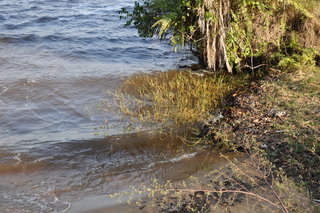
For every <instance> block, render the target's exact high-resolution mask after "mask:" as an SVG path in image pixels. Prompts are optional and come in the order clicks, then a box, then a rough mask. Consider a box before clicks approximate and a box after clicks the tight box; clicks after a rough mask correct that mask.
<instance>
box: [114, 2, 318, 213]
mask: <svg viewBox="0 0 320 213" xmlns="http://www.w3.org/2000/svg"><path fill="white" fill-rule="evenodd" d="M121 13H122V14H124V15H125V16H124V17H125V18H127V20H128V23H127V24H128V25H130V24H133V25H134V26H135V27H136V28H137V29H138V32H139V34H140V35H141V36H145V37H152V36H154V35H158V36H159V38H160V39H165V38H166V37H168V38H169V41H170V43H171V45H172V46H173V47H174V48H178V47H183V48H184V47H188V48H189V49H190V50H191V51H192V52H193V53H194V54H195V55H196V56H197V57H198V59H199V64H200V65H201V67H202V68H203V69H199V70H197V71H191V70H179V71H169V72H166V73H153V74H141V75H135V76H133V77H130V78H129V79H128V80H126V81H125V82H124V84H123V86H122V87H121V88H120V89H119V91H118V92H117V94H116V95H115V102H114V103H113V104H112V106H116V108H117V109H118V110H119V111H120V112H122V113H123V114H124V115H125V116H127V118H130V119H131V120H132V121H133V122H137V121H138V122H144V123H147V124H150V123H161V124H162V126H164V127H168V126H171V127H173V128H176V129H179V128H181V127H186V126H188V127H190V126H191V127H192V128H194V127H195V128H196V129H198V131H197V132H196V133H195V132H194V131H191V130H190V129H191V128H187V130H188V131H189V132H188V133H187V134H186V135H187V136H185V139H184V141H186V143H187V144H188V145H197V146H203V147H206V148H208V147H211V148H212V147H213V148H214V149H217V148H218V147H219V148H222V149H224V150H228V151H235V152H242V153H244V155H245V156H247V158H246V160H244V161H243V162H246V164H247V165H250V166H246V167H244V166H243V163H240V162H239V161H236V162H235V161H230V164H228V165H227V166H229V167H228V169H227V170H228V171H231V173H230V172H229V173H228V174H226V172H225V171H226V170H223V171H219V172H217V171H211V172H209V173H210V174H211V175H209V177H210V178H209V179H210V181H211V182H210V184H208V185H207V187H204V188H203V187H202V186H203V185H205V184H204V183H203V184H202V185H201V184H199V185H201V187H198V188H196V189H195V188H190V187H184V188H183V189H182V188H180V189H177V187H176V188H172V187H173V186H172V185H169V186H168V185H161V186H160V185H156V186H155V187H153V189H154V190H152V189H150V188H149V189H148V190H149V192H152V193H155V192H158V191H161V193H162V195H161V193H160V195H161V196H167V197H166V199H164V198H163V197H162V198H163V199H162V200H166V201H167V202H169V204H168V203H166V204H164V203H163V202H160V203H162V204H161V205H164V206H162V207H161V208H162V210H163V211H167V212H173V211H171V210H172V209H176V210H177V211H178V212H179V211H183V212H203V211H209V210H212V208H211V207H212V206H215V208H220V207H222V206H223V207H225V208H226V209H230V208H232V206H234V205H239V203H241V202H242V201H243V200H244V199H241V198H239V197H237V196H240V197H241V196H247V195H250V196H251V197H252V198H254V199H255V200H256V201H257V203H261V202H262V204H261V205H262V207H261V208H262V209H263V208H264V207H265V209H264V210H263V211H265V212H270V211H276V212H312V211H314V212H317V211H319V206H318V207H317V206H316V205H317V202H319V200H320V188H319V186H320V182H319V180H320V167H319V165H320V157H319V156H320V130H319V129H320V117H319V115H320V111H319V110H320V109H319V106H320V87H319V82H320V68H319V65H320V54H319V53H320V21H319V17H320V6H319V5H318V3H317V1H316V0H310V1H305V0H261V1H255V0H235V1H222V0H214V1H207V0H203V1H195V0H183V1H181V0H172V1H167V0H147V1H144V2H143V3H142V4H139V3H136V4H135V6H134V8H133V10H132V11H128V10H127V9H123V10H122V11H121ZM212 174H215V175H213V176H212ZM221 177H224V178H222V179H221V180H220V179H219V178H221ZM218 179H219V180H218ZM213 180H215V181H213ZM168 188H170V189H168ZM146 190H147V189H146ZM148 190H147V191H148ZM188 190H189V191H188ZM259 190H260V192H259ZM173 191H174V192H176V191H179V192H180V195H175V196H173V197H175V199H176V201H172V200H171V201H170V199H171V198H172V195H171V192H173ZM163 193H164V194H163ZM170 196H171V198H170ZM178 197H180V198H181V200H180V201H181V202H178V201H177V200H179V199H178ZM186 197H188V199H186ZM197 197H200V198H199V199H198V198H197ZM306 197H307V198H306ZM169 198H170V199H169ZM197 199H198V200H197ZM246 199H247V201H248V198H247V197H246ZM168 200H169V201H168ZM251 201H252V200H250V202H251ZM158 204H159V202H158ZM270 205H271V206H270ZM168 206H169V207H168ZM172 206H175V208H173V207H172ZM209 206H211V207H210V208H209ZM266 209H267V210H266ZM263 211H262V212H263Z"/></svg>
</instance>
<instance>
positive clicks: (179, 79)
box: [105, 70, 247, 127]
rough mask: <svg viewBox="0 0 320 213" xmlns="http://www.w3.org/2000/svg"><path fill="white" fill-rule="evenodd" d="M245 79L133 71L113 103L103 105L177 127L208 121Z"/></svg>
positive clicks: (139, 118) (131, 116) (145, 120)
mask: <svg viewBox="0 0 320 213" xmlns="http://www.w3.org/2000/svg"><path fill="white" fill-rule="evenodd" d="M246 80H247V76H246V75H241V76H231V75H212V74H209V73H206V72H205V73H201V72H197V73H195V72H191V71H174V70H172V71H168V72H155V73H152V74H136V75H133V76H131V77H129V78H128V79H126V80H125V81H124V82H123V84H122V85H121V87H120V88H119V89H118V90H117V91H116V92H115V94H114V101H113V103H111V104H110V103H109V104H108V105H105V106H108V107H109V108H110V107H111V108H113V110H116V111H117V112H119V113H121V114H122V115H123V116H124V117H126V118H129V120H130V121H132V122H135V123H136V122H141V123H147V124H150V123H157V124H161V125H162V126H170V125H174V126H175V127H179V126H182V125H187V124H191V123H194V122H201V121H205V120H207V119H208V118H209V117H210V114H211V112H212V111H214V110H215V109H216V108H217V107H218V106H219V104H220V103H221V101H222V99H223V98H224V97H225V96H226V95H227V94H229V93H230V92H231V91H232V90H233V89H235V88H237V87H239V86H240V85H242V84H243V83H244V82H246ZM108 107H105V108H108Z"/></svg>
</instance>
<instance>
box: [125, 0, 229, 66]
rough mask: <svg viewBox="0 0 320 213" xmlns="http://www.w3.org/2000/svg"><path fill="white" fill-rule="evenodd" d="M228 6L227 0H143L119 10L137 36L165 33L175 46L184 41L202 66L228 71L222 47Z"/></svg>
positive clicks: (223, 47) (183, 44)
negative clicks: (131, 6)
mask: <svg viewBox="0 0 320 213" xmlns="http://www.w3.org/2000/svg"><path fill="white" fill-rule="evenodd" d="M229 9H230V1H229V0H145V1H144V2H143V3H142V4H140V3H138V2H135V5H134V8H133V11H131V12H128V11H127V10H126V9H124V8H123V9H122V11H120V13H122V14H126V16H125V18H126V19H127V20H128V21H127V24H126V25H127V26H129V25H131V24H132V25H133V26H135V27H136V28H137V29H138V33H139V35H140V36H143V37H153V36H154V35H157V36H158V37H159V38H160V39H164V38H166V37H169V39H170V43H171V45H172V46H173V47H175V48H176V47H177V46H178V45H180V46H182V47H184V46H185V45H186V44H187V45H188V46H189V48H190V50H191V51H192V52H193V53H194V54H195V55H196V56H197V57H198V59H199V63H200V64H201V65H203V66H204V67H206V68H208V69H209V70H212V71H216V72H218V71H225V70H226V71H227V72H232V68H231V65H230V63H229V60H228V57H227V50H226V29H227V25H228V21H227V20H228V17H229Z"/></svg>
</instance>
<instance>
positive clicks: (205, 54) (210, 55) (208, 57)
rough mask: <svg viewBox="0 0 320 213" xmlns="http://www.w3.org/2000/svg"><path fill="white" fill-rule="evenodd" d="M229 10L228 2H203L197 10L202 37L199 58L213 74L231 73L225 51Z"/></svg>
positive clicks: (207, 0) (220, 0) (227, 0)
mask: <svg viewBox="0 0 320 213" xmlns="http://www.w3.org/2000/svg"><path fill="white" fill-rule="evenodd" d="M229 10H230V0H203V3H202V5H201V7H200V8H199V9H198V13H199V27H200V32H201V34H202V37H203V40H202V44H201V46H200V48H199V52H200V54H201V57H200V58H201V59H202V60H203V62H204V63H205V64H206V66H207V67H208V69H210V70H212V71H214V72H225V71H227V72H229V73H231V72H232V68H231V66H230V63H229V59H228V57H227V50H226V30H227V28H228V17H229Z"/></svg>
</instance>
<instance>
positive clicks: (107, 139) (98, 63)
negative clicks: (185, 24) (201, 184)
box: [0, 0, 218, 212]
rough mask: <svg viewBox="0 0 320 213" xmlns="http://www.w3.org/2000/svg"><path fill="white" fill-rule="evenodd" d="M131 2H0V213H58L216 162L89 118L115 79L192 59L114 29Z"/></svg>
mask: <svg viewBox="0 0 320 213" xmlns="http://www.w3.org/2000/svg"><path fill="white" fill-rule="evenodd" d="M133 2H134V0H114V1H108V0H93V1H85V0H57V1H49V0H10V1H9V0H0V192H1V193H0V212H65V211H67V210H68V209H69V208H70V206H71V205H72V203H74V202H78V201H81V200H82V199H84V198H86V197H90V196H96V195H105V194H109V193H113V192H119V191H122V190H125V189H127V188H128V186H129V185H139V184H140V183H143V182H148V181H149V180H150V179H151V178H159V179H160V180H166V179H173V180H175V179H179V178H185V177H187V176H189V175H190V174H192V173H193V172H195V171H197V170H198V169H200V168H202V167H203V166H205V164H209V163H210V162H214V161H217V160H218V158H217V157H214V156H212V155H210V156H211V157H208V153H207V152H205V151H183V152H178V151H176V150H177V149H176V147H177V146H178V145H177V141H176V140H172V139H170V138H166V139H164V140H162V141H160V140H159V137H158V136H157V135H156V134H155V133H151V134H149V133H148V134H147V133H145V134H124V132H123V129H122V127H123V126H124V125H125V123H123V121H121V120H120V119H119V116H118V115H116V114H112V113H101V112H99V111H98V107H97V103H98V102H99V101H101V100H102V99H108V98H110V97H109V96H108V93H106V90H109V91H112V90H114V89H115V88H116V87H117V86H118V85H119V83H120V82H121V80H122V79H124V78H126V77H128V76H130V75H132V74H134V73H138V72H152V71H153V70H167V69H171V68H175V67H176V66H177V64H178V63H180V62H181V60H180V59H183V61H184V63H189V62H192V60H193V58H192V57H191V56H190V54H189V53H188V52H185V51H182V52H180V53H178V54H175V53H173V52H172V48H171V47H170V46H169V45H168V42H167V41H164V42H162V43H160V42H159V41H157V40H156V39H143V38H139V37H138V35H137V32H136V30H135V29H133V28H123V24H124V22H123V21H120V20H119V15H118V14H117V10H119V9H120V8H121V7H131V6H132V5H133ZM105 120H108V122H109V128H108V129H104V130H103V134H100V135H95V134H94V132H95V128H96V127H99V126H101V125H103V123H104V121H105ZM104 134H107V135H109V136H104ZM205 159H206V161H205ZM210 159H211V160H210ZM204 161H205V162H206V163H202V164H199V162H204ZM172 171H175V172H174V173H173V172H172Z"/></svg>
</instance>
